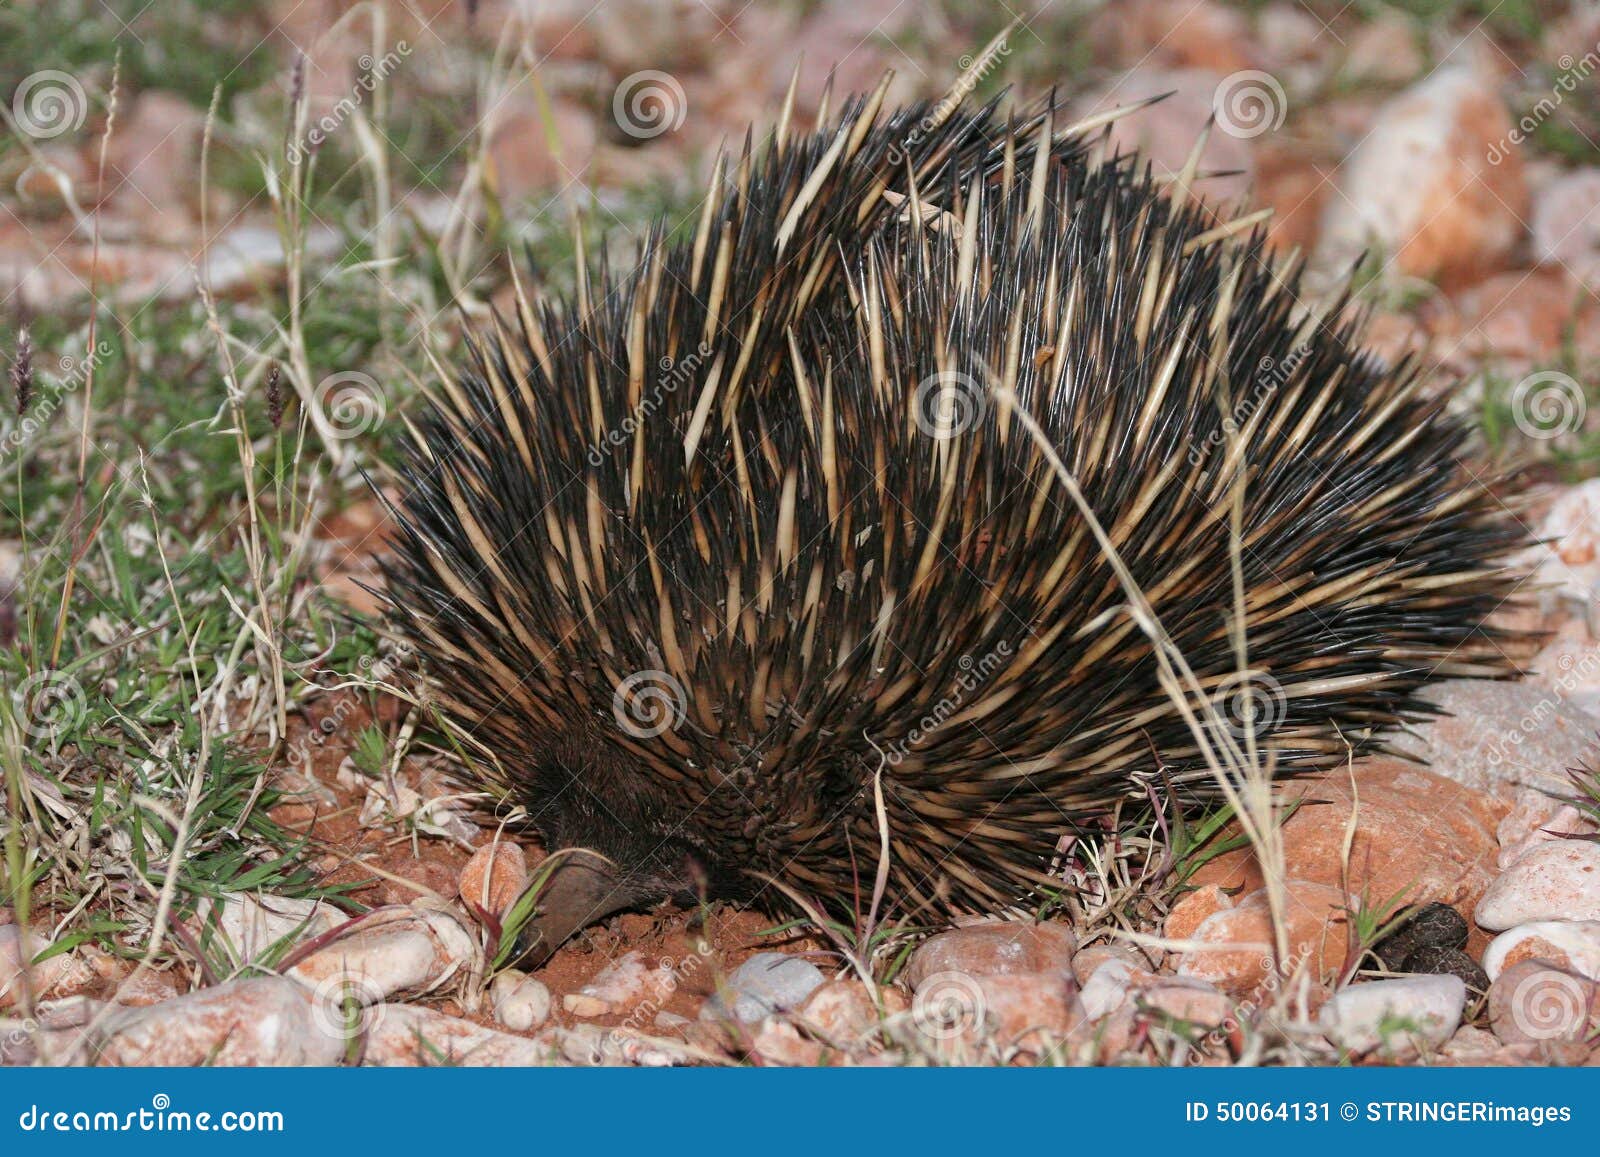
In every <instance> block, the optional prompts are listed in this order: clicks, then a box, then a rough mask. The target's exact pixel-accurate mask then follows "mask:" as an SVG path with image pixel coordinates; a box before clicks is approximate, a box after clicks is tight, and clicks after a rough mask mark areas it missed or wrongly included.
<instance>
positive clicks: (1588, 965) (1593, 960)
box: [1483, 920, 1600, 980]
mask: <svg viewBox="0 0 1600 1157" xmlns="http://www.w3.org/2000/svg"><path fill="white" fill-rule="evenodd" d="M1513 953H1515V957H1514V958H1513ZM1524 959H1528V960H1547V961H1549V962H1550V963H1551V964H1554V965H1556V966H1557V967H1559V968H1564V969H1566V970H1568V971H1569V972H1576V973H1579V974H1581V975H1583V976H1587V977H1589V978H1590V979H1591V980H1600V920H1538V921H1534V922H1532V923H1528V924H1519V925H1517V927H1515V928H1513V929H1511V930H1510V931H1508V932H1502V933H1501V934H1500V935H1498V936H1496V937H1495V938H1494V940H1493V941H1492V942H1491V943H1490V944H1489V948H1488V950H1487V951H1486V952H1484V954H1483V970H1484V971H1485V972H1487V973H1488V974H1489V979H1490V980H1494V979H1495V978H1496V977H1498V976H1499V975H1500V974H1501V973H1502V972H1504V971H1505V969H1506V967H1507V965H1508V964H1511V963H1514V962H1515V961H1516V960H1524Z"/></svg>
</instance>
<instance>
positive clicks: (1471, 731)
mask: <svg viewBox="0 0 1600 1157" xmlns="http://www.w3.org/2000/svg"><path fill="white" fill-rule="evenodd" d="M1597 498H1600V491H1597ZM1419 694H1420V695H1421V697H1422V698H1423V699H1425V700H1427V701H1428V702H1429V703H1431V704H1433V705H1434V706H1435V707H1437V708H1438V709H1439V710H1440V711H1441V712H1442V713H1443V714H1440V715H1438V716H1435V717H1434V718H1432V719H1429V720H1427V721H1426V722H1420V723H1416V724H1413V725H1412V726H1411V727H1410V728H1409V729H1407V730H1406V731H1403V732H1396V733H1395V735H1394V738H1393V740H1392V741H1391V744H1390V746H1392V747H1393V748H1394V749H1395V751H1396V754H1401V755H1407V756H1411V757H1413V758H1416V759H1421V760H1423V761H1424V762H1426V763H1427V764H1428V766H1429V769H1430V770H1431V771H1433V772H1434V773H1435V774H1437V775H1442V776H1445V777H1447V778H1449V779H1453V780H1455V781H1456V782H1457V783H1460V784H1465V785H1466V786H1468V787H1471V788H1476V789H1477V790H1479V791H1484V792H1488V793H1491V794H1492V795H1495V796H1497V797H1499V798H1501V799H1503V800H1505V801H1507V802H1510V801H1512V800H1514V799H1515V797H1516V794H1517V789H1518V788H1530V789H1532V790H1534V791H1539V792H1547V793H1551V794H1552V795H1555V796H1564V795H1568V794H1570V793H1571V791H1572V781H1571V780H1570V779H1569V778H1568V777H1567V773H1566V769H1567V768H1569V767H1580V766H1584V765H1587V766H1591V767H1592V766H1596V763H1595V761H1596V760H1597V759H1600V738H1597V735H1596V732H1597V731H1600V721H1597V720H1596V719H1595V717H1594V716H1592V715H1590V714H1589V713H1588V712H1586V711H1581V710H1579V709H1578V708H1576V707H1574V706H1572V705H1571V704H1569V703H1564V702H1562V701H1561V699H1560V697H1559V696H1558V695H1556V694H1555V693H1554V692H1552V691H1551V690H1550V689H1549V688H1547V687H1541V686H1539V685H1538V684H1536V683H1528V682H1521V683H1513V682H1509V681H1501V680H1489V679H1447V680H1444V681H1441V682H1438V683H1430V684H1429V685H1427V686H1426V687H1424V688H1423V689H1422V691H1421V692H1420V693H1419ZM1558 804H1559V801H1557V800H1555V799H1552V800H1551V801H1550V806H1551V810H1552V811H1554V809H1555V808H1556V807H1557V806H1558ZM1509 822H1510V821H1509V817H1508V816H1505V815H1504V814H1502V818H1501V820H1500V822H1499V826H1498V827H1497V830H1496V835H1497V836H1500V837H1502V840H1503V838H1504V836H1505V835H1513V833H1512V832H1511V831H1510V830H1509V828H1508V824H1509ZM1522 834H1525V833H1521V832H1518V833H1515V834H1514V835H1513V838H1516V837H1518V836H1520V835H1522Z"/></svg>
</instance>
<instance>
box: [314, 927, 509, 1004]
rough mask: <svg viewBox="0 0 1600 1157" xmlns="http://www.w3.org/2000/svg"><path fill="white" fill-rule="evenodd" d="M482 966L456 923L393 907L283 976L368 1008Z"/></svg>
mask: <svg viewBox="0 0 1600 1157" xmlns="http://www.w3.org/2000/svg"><path fill="white" fill-rule="evenodd" d="M482 966H483V960H482V949H481V948H480V947H479V945H478V942H477V940H476V939H475V938H474V937H473V936H472V935H471V934H470V933H469V932H467V930H466V929H465V928H464V927H463V925H462V923H461V919H460V918H458V917H455V916H452V915H450V914H449V913H447V912H445V911H443V910H439V909H432V908H414V907H410V906H406V905H399V904H396V905H391V906H388V907H384V908H374V909H373V910H372V911H371V912H369V913H368V914H367V915H366V916H364V917H363V918H362V919H361V921H360V922H359V923H357V924H355V925H354V926H353V927H352V928H351V929H350V930H349V931H348V932H346V933H344V934H342V935H340V936H338V937H337V938H335V939H334V940H332V941H331V942H329V943H327V944H324V945H322V946H321V947H320V948H318V949H317V950H316V951H315V952H313V953H312V954H311V955H309V956H307V957H306V958H305V959H303V960H301V961H298V962H297V963H295V964H294V965H293V966H292V967H290V968H289V969H288V971H287V973H286V975H288V976H289V977H292V978H293V979H295V980H298V981H299V982H300V983H302V984H304V985H306V986H307V987H308V988H311V989H313V990H314V991H315V992H316V993H318V994H319V995H320V996H322V997H324V998H326V999H328V1000H343V999H345V998H347V997H353V998H354V999H356V1000H358V1001H359V1002H360V1003H361V1004H363V1005H370V1004H377V1003H379V1002H381V1001H384V1000H387V999H388V998H389V997H391V996H395V995H397V994H400V993H406V994H421V993H425V992H430V991H432V990H433V989H435V988H437V987H439V986H440V985H441V984H443V983H444V982H445V981H447V980H449V979H451V978H453V977H456V976H458V975H460V974H461V973H462V972H463V970H464V971H465V972H466V973H467V974H468V975H472V974H476V973H478V972H480V971H481V969H482Z"/></svg>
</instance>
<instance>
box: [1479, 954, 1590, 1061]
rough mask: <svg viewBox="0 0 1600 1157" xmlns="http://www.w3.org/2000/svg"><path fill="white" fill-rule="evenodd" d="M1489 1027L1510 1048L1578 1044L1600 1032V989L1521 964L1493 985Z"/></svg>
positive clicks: (1544, 966) (1549, 968)
mask: <svg viewBox="0 0 1600 1157" xmlns="http://www.w3.org/2000/svg"><path fill="white" fill-rule="evenodd" d="M1489 1024H1490V1026H1491V1027H1492V1028H1493V1029H1494V1034H1495V1036H1497V1037H1499V1038H1500V1039H1501V1040H1502V1041H1504V1042H1506V1043H1507V1044H1517V1043H1524V1042H1555V1041H1575V1040H1580V1039H1583V1038H1584V1037H1586V1036H1587V1035H1588V1034H1589V1033H1590V1032H1592V1031H1593V1030H1594V1029H1595V1028H1596V1027H1600V984H1596V983H1595V982H1594V981H1592V980H1590V979H1588V978H1587V977H1583V976H1578V975H1576V974H1575V973H1571V972H1567V971H1565V970H1564V969H1561V968H1557V967H1555V966H1554V965H1552V964H1550V963H1548V962H1546V961H1543V960H1520V961H1518V962H1517V963H1515V964H1513V965H1511V966H1510V967H1508V968H1507V969H1506V970H1505V971H1504V972H1502V973H1500V975H1499V976H1497V977H1495V980H1494V983H1493V984H1492V985H1490V986H1489Z"/></svg>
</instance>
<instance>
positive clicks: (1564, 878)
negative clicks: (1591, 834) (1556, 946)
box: [1474, 840, 1600, 932]
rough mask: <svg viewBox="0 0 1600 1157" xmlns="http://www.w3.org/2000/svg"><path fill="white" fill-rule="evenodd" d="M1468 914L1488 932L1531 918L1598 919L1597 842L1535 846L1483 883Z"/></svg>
mask: <svg viewBox="0 0 1600 1157" xmlns="http://www.w3.org/2000/svg"><path fill="white" fill-rule="evenodd" d="M1474 915H1475V917H1476V919H1477V921H1478V923H1479V924H1480V925H1482V926H1483V927H1485V928H1487V929H1489V930H1490V931H1491V932H1503V931H1505V930H1506V929H1507V928H1515V927H1516V926H1517V925H1519V924H1527V923H1530V922H1532V921H1535V920H1600V844H1595V843H1590V842H1589V841H1588V840H1552V841H1550V842H1549V843H1545V844H1537V845H1535V846H1534V847H1532V848H1530V849H1529V850H1528V852H1527V853H1526V854H1525V855H1523V856H1522V857H1521V858H1520V859H1519V860H1517V862H1516V863H1514V864H1512V865H1511V866H1510V867H1509V868H1507V869H1506V870H1505V872H1504V874H1502V875H1501V876H1500V878H1499V879H1497V880H1496V881H1495V882H1494V883H1493V884H1491V885H1489V890H1488V891H1487V892H1485V893H1484V894H1483V899H1482V900H1479V901H1478V908H1477V911H1476V912H1475V913H1474Z"/></svg>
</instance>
